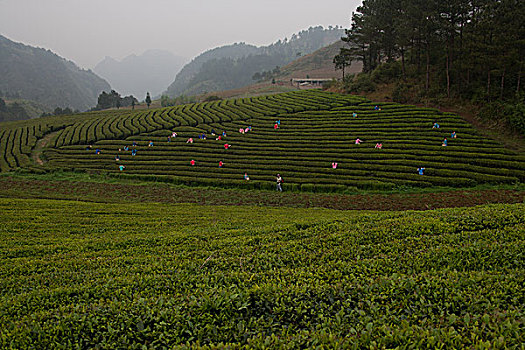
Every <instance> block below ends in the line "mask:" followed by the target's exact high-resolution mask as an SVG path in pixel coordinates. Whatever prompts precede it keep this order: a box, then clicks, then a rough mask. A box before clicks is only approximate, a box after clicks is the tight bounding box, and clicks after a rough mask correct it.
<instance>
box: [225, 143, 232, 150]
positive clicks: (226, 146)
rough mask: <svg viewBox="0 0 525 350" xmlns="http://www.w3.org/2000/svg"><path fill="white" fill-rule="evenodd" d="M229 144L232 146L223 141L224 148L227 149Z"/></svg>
mask: <svg viewBox="0 0 525 350" xmlns="http://www.w3.org/2000/svg"><path fill="white" fill-rule="evenodd" d="M231 146H232V145H230V144H227V143H225V144H224V149H228V148H230V147H231Z"/></svg>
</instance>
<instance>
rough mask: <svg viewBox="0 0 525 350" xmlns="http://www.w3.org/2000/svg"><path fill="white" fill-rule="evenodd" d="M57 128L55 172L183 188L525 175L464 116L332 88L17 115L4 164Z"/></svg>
mask: <svg viewBox="0 0 525 350" xmlns="http://www.w3.org/2000/svg"><path fill="white" fill-rule="evenodd" d="M376 106H377V107H376ZM277 121H280V125H277V126H278V128H275V124H276V122H277ZM434 123H438V124H439V126H440V127H439V128H433V125H434ZM241 129H242V130H243V131H244V130H245V131H246V132H244V133H240V132H239V130H241ZM250 129H251V130H250ZM53 130H58V132H56V133H55V134H51V135H53V138H52V139H51V140H50V142H49V144H48V147H47V149H46V150H45V153H44V155H45V157H46V158H47V160H48V162H47V163H46V164H45V168H47V169H72V170H80V171H87V172H106V173H109V174H114V175H115V176H124V177H132V178H133V177H135V178H138V179H146V180H148V179H151V180H160V181H167V182H174V183H183V184H193V185H195V184H200V185H213V186H220V187H248V188H263V189H272V188H274V181H275V175H276V174H277V173H280V174H281V175H282V176H283V179H284V185H283V187H284V190H286V191H299V190H302V191H313V192H342V191H345V190H348V189H355V188H359V189H392V188H396V187H406V186H409V187H430V186H453V187H468V186H473V185H476V184H483V183H491V184H502V183H504V184H509V183H518V182H523V180H524V179H525V157H524V156H523V155H519V154H517V153H515V152H513V151H510V150H506V149H504V148H503V147H502V145H500V144H498V143H497V142H495V141H493V140H490V139H487V138H485V137H482V136H480V135H479V134H478V133H477V132H476V131H475V130H474V129H473V127H472V126H471V125H469V124H468V123H467V122H465V121H464V120H463V119H461V118H460V117H458V116H456V115H453V114H448V113H441V112H438V111H436V110H432V109H425V108H418V107H414V106H405V105H399V104H395V103H383V104H375V103H371V102H370V101H367V100H365V99H364V98H361V97H356V96H348V95H339V94H335V93H329V92H323V91H299V92H290V93H283V94H278V95H273V96H264V97H257V98H245V99H236V100H224V101H215V102H207V103H198V104H191V105H184V106H178V107H172V108H165V109H159V110H150V111H137V112H131V111H110V112H103V113H88V114H82V115H79V116H72V117H69V118H66V119H58V118H55V119H51V118H42V119H41V120H39V121H31V122H28V125H26V124H24V123H18V124H16V123H13V124H10V127H9V128H6V129H5V130H3V131H2V132H0V133H1V137H2V138H1V142H0V151H1V152H2V154H3V155H4V157H3V158H0V167H1V169H2V171H7V170H9V169H13V168H16V167H30V168H34V167H35V164H32V161H31V159H30V154H31V149H32V148H33V147H34V145H35V144H36V140H37V139H38V138H41V137H42V136H43V135H44V134H46V133H48V132H51V131H53ZM212 130H213V131H215V135H212V134H211V132H212ZM174 132H175V133H176V134H177V136H176V137H171V139H170V140H169V142H168V137H170V135H172V134H173V133H174ZM223 132H225V134H226V136H223V134H222V133H223ZM453 132H455V133H456V138H453V137H451V135H452V133H453ZM203 133H204V134H206V136H207V139H200V138H199V136H200V135H202V134H203ZM219 136H220V140H219V139H218V138H219ZM190 138H191V139H193V143H190V142H188V140H189V139H190ZM445 138H446V139H447V146H442V144H443V142H444V140H445ZM357 139H359V140H360V141H361V142H359V143H360V144H357V143H356V140H357ZM134 144H135V146H134ZM150 144H152V146H149V145H150ZM376 144H381V145H382V148H381V149H379V148H376ZM228 145H229V146H228ZM89 146H91V147H89ZM227 147H228V148H227ZM226 148H227V149H226ZM97 150H99V152H97ZM97 153H99V154H97ZM133 154H134V155H133ZM117 156H118V158H119V160H118V161H117V160H116V157H117ZM192 160H193V161H194V165H191V163H192ZM219 162H222V163H221V165H222V166H221V167H219ZM333 163H337V167H336V168H334V167H333V166H332V164H333ZM120 166H123V167H120ZM418 168H425V169H424V171H423V175H419V174H418ZM245 173H246V174H247V176H248V177H249V178H250V180H249V181H247V180H245V179H244V174H245Z"/></svg>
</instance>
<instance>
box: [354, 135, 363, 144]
mask: <svg viewBox="0 0 525 350" xmlns="http://www.w3.org/2000/svg"><path fill="white" fill-rule="evenodd" d="M361 142H362V141H361V139H360V138H359V137H358V138H357V139H355V144H356V145H360V144H361Z"/></svg>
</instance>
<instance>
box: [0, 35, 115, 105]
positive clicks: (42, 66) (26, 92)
mask: <svg viewBox="0 0 525 350" xmlns="http://www.w3.org/2000/svg"><path fill="white" fill-rule="evenodd" d="M0 77H1V78H0V95H1V96H4V97H6V96H7V97H9V96H10V97H13V98H20V99H26V100H32V101H36V102H39V103H41V104H43V105H44V106H46V107H49V108H55V107H61V108H66V107H70V108H72V109H78V110H81V111H84V110H87V109H90V108H92V107H94V106H95V105H96V104H97V97H98V95H99V94H100V93H101V92H102V91H104V90H109V89H111V87H110V85H109V84H108V82H107V81H105V80H104V79H102V78H100V77H98V76H97V75H95V74H94V73H93V72H92V71H91V70H84V69H80V68H79V67H78V66H77V65H76V64H75V63H73V62H71V61H68V60H66V59H64V58H62V57H60V56H58V55H56V54H55V53H53V52H51V51H50V50H45V49H41V48H35V47H31V46H28V45H24V44H21V43H16V42H14V41H11V40H9V39H7V38H6V37H4V36H1V35H0Z"/></svg>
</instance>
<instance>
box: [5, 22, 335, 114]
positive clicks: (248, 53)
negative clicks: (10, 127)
mask: <svg viewBox="0 0 525 350" xmlns="http://www.w3.org/2000/svg"><path fill="white" fill-rule="evenodd" d="M343 32H344V31H343V29H342V28H340V27H329V28H328V29H325V28H323V27H321V26H318V27H310V28H309V29H307V30H303V31H301V32H299V33H297V34H294V35H293V36H292V37H291V38H290V39H286V38H285V39H284V40H279V41H277V42H275V43H273V44H271V45H268V46H260V47H257V46H254V45H250V44H246V43H244V42H241V43H235V44H231V45H225V46H221V47H217V48H214V49H210V50H208V51H205V52H204V53H202V54H200V55H199V56H197V57H195V58H194V59H193V60H192V61H191V62H190V63H188V64H186V65H185V66H184V67H183V68H182V69H181V67H182V66H183V64H184V62H186V59H185V58H183V57H179V56H176V55H174V54H172V53H170V52H167V51H163V50H149V51H146V52H144V53H143V54H141V55H138V56H137V55H130V56H128V57H126V58H124V59H123V60H122V61H117V60H115V59H113V58H111V57H106V58H105V59H104V60H103V61H101V62H100V63H99V64H97V66H96V67H95V68H94V71H95V72H93V71H91V70H83V69H80V68H79V67H78V66H77V65H76V64H75V63H73V62H71V61H68V60H67V59H64V58H62V57H60V56H58V55H56V54H55V53H53V52H51V51H50V50H46V49H42V48H35V47H31V46H28V45H24V44H21V43H16V42H13V41H11V40H9V39H7V38H5V37H3V36H0V77H1V79H0V97H3V98H4V99H5V100H7V101H8V102H9V100H12V101H13V100H14V99H23V100H28V101H34V102H38V103H39V104H40V105H41V106H43V107H44V108H43V109H45V110H48V111H49V110H54V109H55V108H56V107H61V108H66V107H69V108H71V109H77V110H80V111H86V110H88V109H91V108H93V107H95V106H96V105H97V99H98V96H99V95H100V93H101V92H102V91H106V92H109V91H110V90H112V89H113V90H116V91H117V92H118V93H119V94H121V95H122V96H125V95H133V96H135V97H136V98H137V99H138V100H143V99H144V98H145V96H146V92H149V93H150V95H151V96H152V97H153V98H155V97H158V96H159V95H160V94H161V93H163V92H165V93H166V94H168V95H169V96H180V95H187V96H193V95H199V94H202V93H206V92H215V91H222V90H229V89H236V88H239V87H244V86H247V85H251V84H253V83H255V82H256V80H254V79H253V77H254V74H255V73H258V72H259V73H260V72H263V71H275V70H276V67H279V68H278V69H277V71H278V76H279V75H280V76H281V77H282V75H283V74H279V69H282V68H284V67H285V66H286V65H287V64H289V63H290V62H292V61H295V60H297V59H300V58H305V59H306V56H307V55H308V54H310V53H312V52H314V51H316V50H318V49H320V48H323V47H326V46H328V45H330V44H332V43H334V42H337V41H339V39H340V37H341V36H342V35H343ZM332 51H334V50H328V51H327V53H326V54H325V55H323V56H327V55H328V56H329V55H331V54H332ZM334 52H335V51H334ZM319 59H320V58H318V57H317V56H315V57H314V60H315V62H313V61H312V62H310V61H311V60H312V59H310V60H307V61H303V64H302V65H301V67H300V68H301V69H299V67H298V68H297V70H298V72H299V71H300V73H301V74H303V73H304V72H308V70H309V69H316V68H319V67H318V66H323V67H326V66H327V64H326V63H327V62H328V66H330V62H329V61H330V60H331V58H330V57H323V58H322V59H320V60H321V61H322V62H317V60H319ZM304 62H310V63H308V64H304ZM288 68H289V67H287V69H283V70H282V72H280V73H286V74H291V75H293V74H295V73H294V69H291V70H290V69H288ZM326 71H327V70H326V69H325V70H324V71H323V72H326ZM95 73H97V74H98V75H97V74H95ZM319 74H321V75H325V74H324V73H319ZM303 75H304V74H303ZM103 78H105V79H106V80H105V79H103ZM170 83H171V85H170ZM168 86H169V87H168ZM166 87H168V88H167V91H166ZM34 116H35V115H34V114H32V115H27V114H26V113H22V114H21V115H18V116H14V115H13V116H12V117H10V118H11V119H14V118H16V119H25V118H28V117H34Z"/></svg>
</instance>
